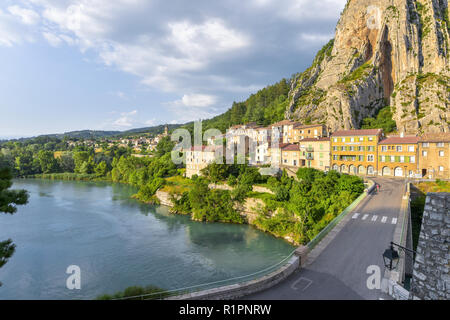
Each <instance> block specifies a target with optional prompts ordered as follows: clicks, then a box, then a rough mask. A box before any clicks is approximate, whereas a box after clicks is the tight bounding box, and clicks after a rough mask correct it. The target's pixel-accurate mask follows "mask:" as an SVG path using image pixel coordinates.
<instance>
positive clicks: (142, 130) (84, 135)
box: [0, 124, 181, 143]
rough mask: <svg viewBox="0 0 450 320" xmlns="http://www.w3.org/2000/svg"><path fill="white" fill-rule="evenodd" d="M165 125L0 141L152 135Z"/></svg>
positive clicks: (171, 127) (72, 132)
mask: <svg viewBox="0 0 450 320" xmlns="http://www.w3.org/2000/svg"><path fill="white" fill-rule="evenodd" d="M167 126H168V127H169V131H171V130H173V129H176V128H178V127H180V126H181V125H180V124H170V125H167ZM164 127H165V125H159V126H155V127H146V128H137V129H131V130H127V131H100V130H79V131H70V132H65V133H55V134H45V135H40V136H37V137H27V138H20V139H10V140H6V139H5V140H0V143H3V142H7V141H27V140H31V139H35V138H56V139H63V138H64V137H68V138H70V139H84V140H86V139H99V138H108V137H127V136H131V135H136V134H150V135H158V134H161V133H163V132H164Z"/></svg>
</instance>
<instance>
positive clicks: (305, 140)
mask: <svg viewBox="0 0 450 320" xmlns="http://www.w3.org/2000/svg"><path fill="white" fill-rule="evenodd" d="M318 141H330V138H327V137H323V138H306V139H302V140H300V142H318Z"/></svg>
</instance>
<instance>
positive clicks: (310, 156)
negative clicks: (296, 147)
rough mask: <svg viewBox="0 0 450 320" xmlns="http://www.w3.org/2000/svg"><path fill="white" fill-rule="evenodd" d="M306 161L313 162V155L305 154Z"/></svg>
mask: <svg viewBox="0 0 450 320" xmlns="http://www.w3.org/2000/svg"><path fill="white" fill-rule="evenodd" d="M306 160H314V154H313V153H307V154H306Z"/></svg>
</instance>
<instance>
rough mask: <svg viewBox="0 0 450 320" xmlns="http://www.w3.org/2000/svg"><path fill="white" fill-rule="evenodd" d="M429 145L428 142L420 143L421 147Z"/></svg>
mask: <svg viewBox="0 0 450 320" xmlns="http://www.w3.org/2000/svg"><path fill="white" fill-rule="evenodd" d="M429 146H430V144H429V143H428V142H424V143H422V147H424V148H428V147H429Z"/></svg>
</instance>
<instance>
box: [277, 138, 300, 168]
mask: <svg viewBox="0 0 450 320" xmlns="http://www.w3.org/2000/svg"><path fill="white" fill-rule="evenodd" d="M280 150H281V167H294V168H300V167H301V159H300V148H299V145H298V144H287V145H284V146H282V147H281V148H280Z"/></svg>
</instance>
